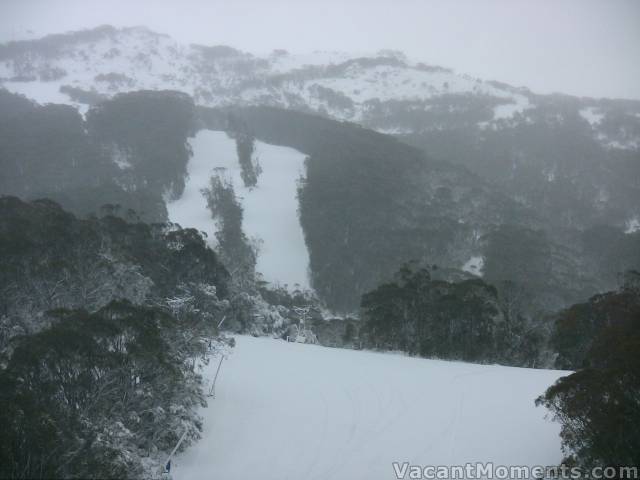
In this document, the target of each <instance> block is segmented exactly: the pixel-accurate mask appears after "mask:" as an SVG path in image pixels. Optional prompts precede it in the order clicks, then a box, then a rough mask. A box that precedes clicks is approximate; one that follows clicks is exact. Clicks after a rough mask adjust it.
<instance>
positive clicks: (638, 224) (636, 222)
mask: <svg viewBox="0 0 640 480" xmlns="http://www.w3.org/2000/svg"><path fill="white" fill-rule="evenodd" d="M638 231H640V217H633V218H630V219H629V220H627V222H626V229H625V231H624V233H635V232H638Z"/></svg>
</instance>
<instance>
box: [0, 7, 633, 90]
mask: <svg viewBox="0 0 640 480" xmlns="http://www.w3.org/2000/svg"><path fill="white" fill-rule="evenodd" d="M101 24H112V25H116V26H131V25H146V26H148V27H150V28H151V29H153V30H157V31H159V32H164V33H168V34H170V35H172V36H173V37H175V38H176V39H178V40H180V41H184V42H194V43H203V44H227V45H231V46H234V47H236V48H240V49H243V50H247V51H250V52H256V53H264V52H267V51H270V50H272V49H275V48H284V49H287V50H289V51H292V52H309V51H314V50H341V51H349V52H373V51H376V50H379V49H383V48H392V49H399V50H402V51H404V52H405V53H407V54H408V55H409V56H410V57H411V58H412V59H416V60H420V61H424V62H428V63H431V64H436V65H442V66H446V67H452V68H454V69H456V71H458V72H460V73H468V74H470V75H473V76H477V77H480V78H483V79H494V80H500V81H504V82H507V83H510V84H514V85H517V86H527V87H529V88H531V89H532V90H534V91H535V92H539V93H551V92H563V93H570V94H574V95H581V96H593V97H619V98H640V61H638V59H639V58H640V3H639V2H635V1H611V0H609V1H606V2H605V1H593V0H567V1H540V0H536V1H530V0H527V1H512V0H490V1H482V2H480V1H469V0H459V1H456V2H451V1H448V0H447V1H441V0H434V1H418V0H401V1H398V0H366V1H365V0H349V1H348V2H346V1H338V0H324V1H318V0H270V1H264V0H235V1H233V2H228V1H221V0H210V1H204V0H190V1H179V2H178V1H149V0H142V1H136V2H131V1H127V0H110V1H108V2H107V1H103V2H97V1H86V0H3V1H2V3H1V4H0V40H2V41H9V40H15V39H21V38H27V37H34V36H40V35H43V34H47V33H57V32H64V31H69V30H77V29H82V28H89V27H94V26H97V25H101Z"/></svg>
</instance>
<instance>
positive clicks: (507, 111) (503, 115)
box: [493, 94, 531, 121]
mask: <svg viewBox="0 0 640 480" xmlns="http://www.w3.org/2000/svg"><path fill="white" fill-rule="evenodd" d="M511 100H512V103H506V104H501V105H497V106H495V107H494V108H493V120H494V121H496V120H507V119H510V118H513V117H514V116H515V115H516V114H517V113H522V112H524V111H525V110H526V109H528V108H531V104H530V102H529V99H528V98H527V97H525V96H524V95H519V94H518V95H514V96H513V97H512V98H511Z"/></svg>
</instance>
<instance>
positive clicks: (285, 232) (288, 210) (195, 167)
mask: <svg viewBox="0 0 640 480" xmlns="http://www.w3.org/2000/svg"><path fill="white" fill-rule="evenodd" d="M189 143H190V145H191V148H192V150H193V157H192V158H191V159H190V160H189V164H188V165H187V173H188V179H187V182H186V186H185V190H184V193H183V195H182V197H181V198H180V199H178V200H176V201H174V202H170V203H168V204H167V210H168V212H169V218H170V219H171V221H172V222H176V223H178V224H180V225H181V226H182V227H185V228H186V227H191V228H196V229H198V230H200V231H204V232H205V233H206V234H207V237H208V242H209V244H210V245H211V246H215V244H216V242H215V232H216V223H215V222H214V220H213V219H212V217H211V212H210V211H209V209H208V207H207V201H206V199H205V197H204V196H203V195H202V192H201V191H202V189H203V188H207V187H208V186H209V180H210V178H211V176H212V175H213V174H216V173H219V174H221V175H222V177H224V178H226V179H229V180H230V181H231V182H232V183H233V186H234V191H235V194H236V197H237V198H238V200H239V201H240V203H241V205H242V208H243V211H244V217H243V222H242V228H243V230H244V232H245V234H246V235H247V237H249V238H250V239H251V238H254V239H259V240H260V247H259V248H260V250H259V253H258V260H257V265H256V269H257V270H258V271H259V272H260V273H262V274H263V276H264V279H265V280H266V281H268V282H271V283H279V284H287V285H289V286H293V285H294V284H298V285H300V287H302V288H309V280H308V266H309V254H308V251H307V246H306V244H305V241H304V235H303V232H302V227H301V226H300V221H299V219H298V197H297V181H298V179H299V178H300V176H301V175H302V174H303V172H304V158H305V156H304V154H302V153H300V152H299V151H297V150H295V149H293V148H289V147H280V146H276V145H269V144H267V143H263V142H260V141H256V142H255V151H254V158H257V159H258V162H259V163H260V166H261V168H262V173H261V174H260V176H259V177H258V185H257V186H256V187H255V188H246V187H245V186H244V182H243V181H242V177H241V176H240V171H241V170H240V164H239V162H238V154H237V151H236V143H235V140H233V139H232V138H229V136H228V135H227V134H226V133H225V132H221V131H213V130H201V131H200V132H198V133H197V135H196V136H195V137H194V138H193V139H191V140H190V142H189Z"/></svg>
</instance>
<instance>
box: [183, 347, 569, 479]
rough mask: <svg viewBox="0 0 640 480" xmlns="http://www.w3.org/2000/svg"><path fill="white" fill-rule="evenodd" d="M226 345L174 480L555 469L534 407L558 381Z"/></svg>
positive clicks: (463, 366) (544, 425) (545, 424)
mask: <svg viewBox="0 0 640 480" xmlns="http://www.w3.org/2000/svg"><path fill="white" fill-rule="evenodd" d="M236 340H237V345H236V348H235V349H234V352H233V353H232V355H231V356H230V358H229V359H228V360H226V361H225V362H224V363H223V365H222V369H221V373H220V376H219V378H218V382H217V386H216V393H217V395H216V398H215V399H213V400H210V401H209V407H208V408H206V409H203V410H202V415H203V417H204V431H203V438H202V440H200V442H198V443H197V444H196V445H194V446H193V447H191V448H190V449H189V450H187V451H186V452H185V453H183V454H182V455H181V456H179V457H178V458H177V459H176V461H175V462H174V468H173V474H174V478H175V479H176V480H200V479H214V478H216V479H218V478H219V479H225V480H247V479H251V478H260V479H261V480H287V479H289V480H343V479H344V480H360V479H362V480H364V479H366V480H372V479H375V480H385V479H393V478H395V475H394V471H393V467H392V462H394V461H398V462H405V461H407V462H411V463H414V464H418V465H452V464H464V463H465V462H476V461H480V462H490V461H492V462H496V463H497V464H506V465H554V464H557V462H559V461H560V459H561V451H560V439H559V437H558V433H559V425H558V424H555V423H552V422H551V421H550V420H546V419H545V418H544V417H545V411H544V410H543V409H542V408H536V407H535V406H534V399H535V398H536V397H537V396H538V395H540V394H541V393H543V392H544V390H545V389H546V388H547V387H548V386H549V385H551V384H552V383H553V382H554V381H555V380H556V379H557V378H559V377H560V376H563V375H564V374H566V372H560V371H550V370H531V369H521V368H510V367H500V366H484V365H473V364H467V363H460V362H445V361H436V360H425V359H418V358H410V357H406V356H402V355H395V354H383V353H373V352H366V351H354V350H341V349H331V348H326V347H320V346H315V345H304V344H295V343H286V342H284V341H281V340H273V339H267V338H252V337H244V336H241V337H237V339H236ZM216 367H217V361H216V360H213V361H212V362H211V363H210V365H209V366H208V367H207V370H206V371H205V377H206V378H208V379H210V378H213V374H214V372H215V369H216Z"/></svg>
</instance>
